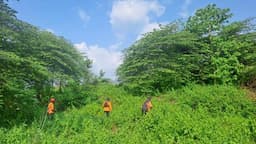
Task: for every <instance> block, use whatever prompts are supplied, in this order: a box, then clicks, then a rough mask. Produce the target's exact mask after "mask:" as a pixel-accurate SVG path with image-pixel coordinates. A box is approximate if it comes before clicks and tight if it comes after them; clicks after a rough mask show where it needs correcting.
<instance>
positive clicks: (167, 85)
mask: <svg viewBox="0 0 256 144" xmlns="http://www.w3.org/2000/svg"><path fill="white" fill-rule="evenodd" d="M231 16H232V14H231V13H230V12H229V9H220V8H217V7H216V5H214V4H210V5H208V6H206V7H205V8H202V9H199V10H197V11H196V13H195V15H194V16H191V17H189V19H188V20H187V21H186V22H185V23H182V22H180V21H177V22H173V23H170V24H168V25H165V26H161V27H160V29H159V30H155V31H153V32H151V33H148V34H146V35H145V36H144V37H143V38H142V39H140V40H138V41H137V42H135V43H134V44H133V45H132V46H130V47H129V48H128V49H126V50H125V51H124V61H123V64H121V65H120V67H119V68H118V71H117V73H118V77H119V82H120V84H121V85H123V86H124V87H125V88H126V89H127V90H128V91H130V92H132V93H134V94H136V95H140V94H153V93H154V92H155V91H160V92H161V91H167V90H168V89H172V88H178V87H182V86H184V85H187V84H189V83H199V84H235V85H238V84H240V83H241V82H245V81H248V79H246V77H245V76H244V75H249V74H250V75H251V77H250V78H249V79H254V78H255V71H254V70H255V68H254V67H255V58H256V55H255V46H256V41H255V36H256V32H255V30H256V29H255V25H253V18H252V19H246V20H244V21H239V22H233V23H228V21H229V18H231ZM252 70H253V72H254V73H252Z"/></svg>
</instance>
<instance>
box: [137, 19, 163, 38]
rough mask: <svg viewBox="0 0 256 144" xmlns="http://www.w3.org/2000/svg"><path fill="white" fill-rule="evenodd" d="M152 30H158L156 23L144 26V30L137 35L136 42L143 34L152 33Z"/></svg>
mask: <svg viewBox="0 0 256 144" xmlns="http://www.w3.org/2000/svg"><path fill="white" fill-rule="evenodd" d="M154 29H156V30H157V29H160V27H159V24H158V23H149V24H147V25H145V26H144V28H143V29H142V31H141V32H140V34H139V35H138V37H137V40H139V39H141V38H142V37H143V34H145V33H148V32H152V31H154Z"/></svg>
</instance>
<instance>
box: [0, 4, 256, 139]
mask: <svg viewBox="0 0 256 144" xmlns="http://www.w3.org/2000/svg"><path fill="white" fill-rule="evenodd" d="M15 14H16V11H15V10H13V9H11V8H10V7H9V6H8V5H7V4H6V2H5V1H4V0H0V143H1V144H2V143H4V144H5V143H7V144H27V143H33V144H41V143H56V144H58V143H60V144H65V143H93V144H97V143H116V144H119V143H131V144H134V143H161V144H163V143H164V144H165V143H166V144H170V143H256V103H255V100H256V97H255V93H253V92H249V91H248V90H245V89H242V88H240V86H241V85H253V84H255V87H256V79H255V76H256V67H255V66H256V65H255V62H256V55H255V54H256V53H255V52H256V32H255V30H256V29H255V25H254V24H253V20H254V19H253V18H251V19H246V20H244V21H238V22H232V23H230V22H229V20H230V18H231V16H232V14H231V13H230V11H229V9H220V8H217V6H216V5H214V4H211V5H208V6H207V7H205V8H202V9H199V10H197V11H196V13H195V15H194V16H191V17H189V19H188V20H187V21H186V22H182V21H175V22H172V23H170V24H168V25H164V26H161V28H160V29H159V30H155V31H153V32H151V33H147V34H145V35H144V37H143V38H141V39H140V40H138V41H137V42H135V43H134V44H133V45H132V46H130V47H129V48H128V49H126V50H125V51H124V62H123V64H122V65H121V66H120V67H119V69H118V76H119V82H120V83H119V84H118V85H117V86H114V85H113V84H109V83H110V81H109V80H108V79H105V78H104V72H103V71H101V72H100V76H95V75H93V74H92V73H91V72H90V70H89V68H90V66H91V61H90V60H89V59H88V58H87V57H86V56H85V55H83V54H80V53H79V52H78V51H77V50H76V49H75V48H74V46H73V44H72V43H70V42H69V41H67V40H66V39H64V38H63V37H60V36H56V35H54V34H53V33H51V32H47V31H45V30H42V29H40V28H37V27H35V26H32V25H30V24H28V23H26V22H23V21H21V20H19V19H17V18H16V16H15ZM253 86H254V85H253ZM149 94H150V95H154V97H153V99H152V103H153V110H152V111H150V112H149V113H148V114H147V115H142V114H141V105H142V103H143V101H144V100H145V99H146V98H145V97H143V96H145V95H149ZM50 97H55V98H56V103H55V106H56V115H55V119H54V120H48V119H47V117H46V105H47V103H48V100H49V98H50ZM106 97H110V98H111V100H112V103H113V111H112V113H111V115H110V117H108V118H107V117H105V115H104V113H103V111H102V102H103V100H104V99H105V98H106Z"/></svg>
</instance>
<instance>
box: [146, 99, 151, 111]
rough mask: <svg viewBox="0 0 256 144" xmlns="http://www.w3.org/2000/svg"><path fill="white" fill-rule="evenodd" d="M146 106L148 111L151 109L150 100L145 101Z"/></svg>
mask: <svg viewBox="0 0 256 144" xmlns="http://www.w3.org/2000/svg"><path fill="white" fill-rule="evenodd" d="M146 107H147V111H148V112H149V111H150V110H151V109H152V107H153V105H152V103H151V101H149V102H147V103H146Z"/></svg>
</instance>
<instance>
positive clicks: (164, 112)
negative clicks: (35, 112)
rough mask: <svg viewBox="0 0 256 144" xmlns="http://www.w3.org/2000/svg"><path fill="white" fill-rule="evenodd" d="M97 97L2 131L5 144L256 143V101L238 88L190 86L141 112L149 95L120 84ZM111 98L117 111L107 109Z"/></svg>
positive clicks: (103, 88) (160, 98)
mask: <svg viewBox="0 0 256 144" xmlns="http://www.w3.org/2000/svg"><path fill="white" fill-rule="evenodd" d="M96 93H97V96H98V98H97V100H96V101H93V102H92V103H90V104H87V105H86V106H84V107H82V108H80V109H75V108H73V109H69V110H67V111H65V112H63V113H58V114H57V115H56V117H55V120H54V121H46V123H45V125H44V126H43V128H42V129H40V128H39V127H40V126H39V125H40V124H39V123H40V120H38V121H35V122H34V123H33V124H32V125H21V126H16V127H13V128H11V129H8V130H7V129H1V130H0V143H1V144H5V143H8V144H23V143H24V144H28V143H32V144H41V143H43V144H45V143H47V144H72V143H74V144H80V143H81V144H85V143H92V144H99V143H111V144H135V143H137V144H143V143H150V144H152V143H153V144H154V143H156V144H158V143H159V144H172V143H189V144H191V143H207V144H208V143H243V144H248V143H256V104H255V102H253V100H251V99H250V98H248V97H247V95H246V91H244V90H241V89H238V88H235V87H232V86H195V85H192V86H188V87H185V88H183V89H179V90H173V91H170V92H167V93H165V94H159V95H158V96H155V97H153V99H152V103H153V110H152V111H151V112H150V113H148V114H147V115H145V116H142V114H141V109H140V108H141V104H142V103H143V101H144V100H145V99H146V98H145V97H138V96H131V95H128V94H127V93H125V92H124V91H123V90H122V89H119V88H115V87H114V86H106V85H105V86H101V87H99V88H98V91H97V92H96ZM106 96H109V97H110V98H111V99H112V102H113V112H112V113H111V116H110V117H109V118H107V117H105V115H104V113H103V112H102V108H101V105H102V102H103V100H104V99H105V97H106Z"/></svg>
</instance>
